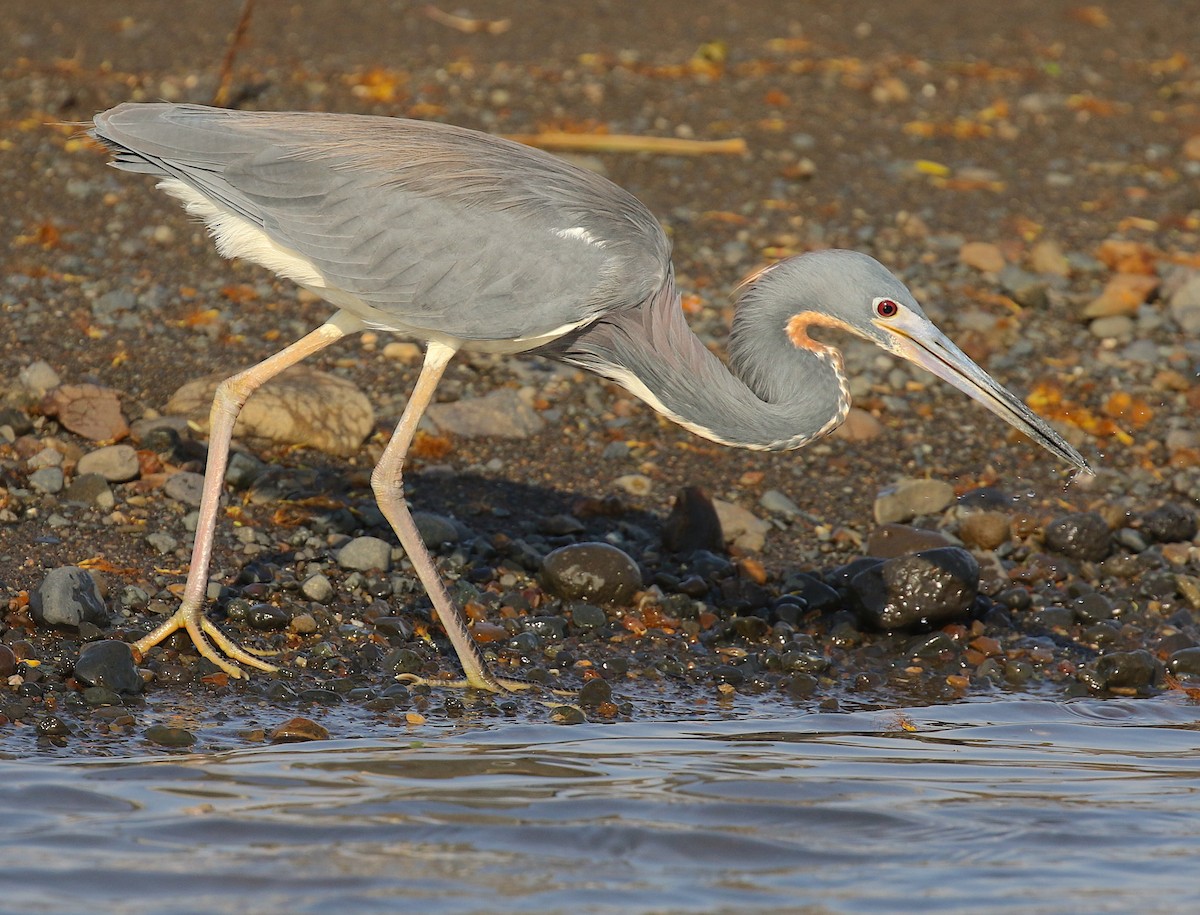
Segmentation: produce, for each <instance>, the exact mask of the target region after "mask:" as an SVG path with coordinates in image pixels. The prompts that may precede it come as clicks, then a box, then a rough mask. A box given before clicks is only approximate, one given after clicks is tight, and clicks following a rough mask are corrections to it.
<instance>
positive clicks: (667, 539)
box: [662, 486, 725, 554]
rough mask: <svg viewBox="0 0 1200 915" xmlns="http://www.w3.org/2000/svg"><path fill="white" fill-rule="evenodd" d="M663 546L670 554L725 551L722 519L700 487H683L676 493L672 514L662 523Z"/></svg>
mask: <svg viewBox="0 0 1200 915" xmlns="http://www.w3.org/2000/svg"><path fill="white" fill-rule="evenodd" d="M662 544H663V549H665V550H667V552H670V553H684V554H686V553H694V552H695V551H696V550H708V551H710V552H722V551H723V550H724V549H725V534H724V532H723V531H722V530H721V519H720V518H719V517H718V516H717V510H716V508H714V507H713V501H712V499H710V498H709V496H708V493H706V492H705V491H704V490H703V489H701V488H700V487H699V486H686V487H684V488H683V489H681V490H679V492H678V493H676V494H675V501H674V503H673V504H672V505H671V512H670V514H668V515H667V518H666V520H665V521H663V528H662Z"/></svg>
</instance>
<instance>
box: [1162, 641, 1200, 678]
mask: <svg viewBox="0 0 1200 915" xmlns="http://www.w3.org/2000/svg"><path fill="white" fill-rule="evenodd" d="M1167 670H1169V671H1170V672H1171V673H1172V674H1173V675H1174V676H1176V677H1200V648H1194V647H1193V648H1181V649H1180V650H1179V651H1176V652H1175V653H1174V654H1172V655H1171V657H1169V658H1168V659H1167Z"/></svg>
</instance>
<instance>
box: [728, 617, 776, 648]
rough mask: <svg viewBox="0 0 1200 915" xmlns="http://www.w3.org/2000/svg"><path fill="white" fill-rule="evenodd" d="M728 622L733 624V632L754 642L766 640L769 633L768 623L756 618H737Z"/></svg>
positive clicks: (769, 626)
mask: <svg viewBox="0 0 1200 915" xmlns="http://www.w3.org/2000/svg"><path fill="white" fill-rule="evenodd" d="M730 622H732V623H733V629H734V632H736V633H737V634H738V635H740V636H741V637H742V638H744V639H749V640H751V641H754V642H757V641H760V640H762V639H764V638H766V637H767V635H768V634H769V633H770V632H771V625H770V623H768V622H767V621H766V620H764V619H762V618H761V617H757V616H738V617H734V618H733V619H732V620H731V621H730Z"/></svg>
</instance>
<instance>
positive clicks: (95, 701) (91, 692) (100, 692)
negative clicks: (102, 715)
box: [80, 686, 121, 708]
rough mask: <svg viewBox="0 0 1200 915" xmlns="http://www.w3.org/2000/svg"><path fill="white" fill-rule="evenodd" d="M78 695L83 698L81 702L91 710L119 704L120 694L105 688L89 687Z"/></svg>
mask: <svg viewBox="0 0 1200 915" xmlns="http://www.w3.org/2000/svg"><path fill="white" fill-rule="evenodd" d="M80 695H81V696H82V697H83V701H84V702H86V703H87V704H88V705H90V706H91V707H92V708H100V707H101V706H106V705H120V704H121V694H120V693H118V692H117V691H116V690H112V689H108V688H107V687H105V686H89V687H88V688H87V689H85V690H84V691H83V692H82V693H80Z"/></svg>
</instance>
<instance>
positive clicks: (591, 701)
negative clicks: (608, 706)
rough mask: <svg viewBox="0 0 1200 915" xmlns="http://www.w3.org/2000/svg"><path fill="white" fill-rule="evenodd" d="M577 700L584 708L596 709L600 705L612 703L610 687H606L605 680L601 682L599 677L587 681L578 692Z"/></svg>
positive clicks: (606, 682)
mask: <svg viewBox="0 0 1200 915" xmlns="http://www.w3.org/2000/svg"><path fill="white" fill-rule="evenodd" d="M578 700H579V704H580V705H582V706H583V707H584V708H596V707H597V706H598V705H601V704H602V703H605V702H611V701H612V687H611V686H609V685H608V681H607V680H601V679H600V678H599V677H597V678H595V679H593V680H588V681H587V683H585V684H583V688H582V689H580V690H579V696H578Z"/></svg>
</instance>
